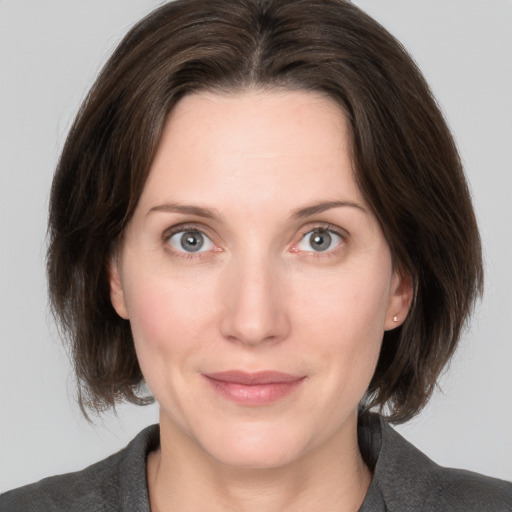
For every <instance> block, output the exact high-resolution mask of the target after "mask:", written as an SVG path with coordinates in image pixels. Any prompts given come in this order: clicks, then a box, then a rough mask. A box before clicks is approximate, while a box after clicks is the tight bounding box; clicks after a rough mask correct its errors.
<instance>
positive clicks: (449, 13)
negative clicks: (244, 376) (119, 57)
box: [0, 0, 512, 491]
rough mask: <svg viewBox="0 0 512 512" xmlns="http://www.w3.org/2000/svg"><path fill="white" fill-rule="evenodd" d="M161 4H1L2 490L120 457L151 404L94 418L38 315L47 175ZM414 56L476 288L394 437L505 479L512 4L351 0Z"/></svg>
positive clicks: (495, 0) (49, 327)
mask: <svg viewBox="0 0 512 512" xmlns="http://www.w3.org/2000/svg"><path fill="white" fill-rule="evenodd" d="M161 3H163V2H159V1H150V0H3V1H1V0H0V230H1V231H0V339H1V341H0V379H1V380H0V491H2V490H7V489H9V488H12V487H15V486H19V485H22V484H25V483H28V482H31V481H34V480H37V479H40V478H42V477H44V476H48V475H52V474H58V473H63V472H67V471H72V470H77V469H81V468H82V467H84V466H85V465H88V464H90V463H92V462H94V461H96V460H99V459H100V458H103V457H104V456H106V455H108V454H110V453H112V452H113V451H116V450H117V449H119V448H121V447H122V446H124V445H125V444H126V442H127V441H128V440H129V439H130V438H131V437H132V436H133V435H134V434H135V433H136V432H137V431H139V430H140V429H141V428H142V427H143V426H145V425H147V424H149V423H152V422H155V421H157V409H156V407H150V408H145V409H144V408H137V407H134V406H123V407H121V408H120V409H119V411H118V416H117V417H116V416H114V415H108V416H106V417H105V418H104V419H102V420H99V421H97V422H96V425H95V426H92V425H89V424H88V423H87V422H86V421H85V420H84V419H83V418H82V417H81V416H80V413H79V411H78V408H77V406H76V403H75V398H74V396H75V395H74V386H73V379H72V377H71V370H70V367H69V364H68V362H67V357H66V354H65V351H64V350H63V348H62V346H61V344H60V342H59V338H58V335H57V333H56V329H55V327H54V325H53V322H52V319H51V317H50V315H49V313H48V310H47V306H46V295H45V294H46V289H45V279H44V252H45V229H46V228H45V224H46V210H47V200H48V191H49V187H50V183H51V176H52V171H53V168H54V166H55V163H56V159H57V157H58V154H59V150H60V148H61V147H62V144H63V140H64V136H65V134H66V132H67V130H68V128H69V126H70V122H71V119H72V116H73V114H74V113H75V112H76V110H77V108H78V105H79V103H80V100H81V99H82V98H83V97H84V94H85V92H86V90H87V88H88V86H89V85H90V84H91V82H92V80H93V78H94V77H95V75H96V73H97V72H98V70H99V69H100V66H101V64H102V63H103V62H104V61H105V59H106V58H107V57H108V55H109V54H110V52H111V50H112V49H113V48H114V46H115V44H116V43H117V42H118V41H119V39H120V38H121V36H122V35H123V34H124V33H125V32H126V30H127V29H128V28H129V27H130V26H131V25H132V24H133V23H134V22H135V21H136V20H137V19H138V18H140V17H141V16H142V15H144V14H146V13H147V12H149V11H150V10H151V9H153V8H154V7H156V6H158V5H160V4H161ZM355 3H356V4H358V5H360V6H361V7H363V8H364V9H365V10H367V12H368V13H370V14H371V15H373V16H374V17H375V18H376V19H377V20H379V21H380V22H381V23H382V24H383V25H384V26H386V27H387V28H388V29H389V30H390V31H391V32H392V33H393V34H395V35H396V36H397V37H398V38H399V39H400V40H401V41H402V42H403V43H404V45H405V46H406V47H407V48H408V49H409V50H410V52H411V53H412V55H413V56H414V58H415V59H416V60H417V61H418V63H419V65H420V67H421V68H422V69H423V71H424V73H425V75H426V77H427V79H428V80H429V82H430V83H431V86H432V88H433V90H434V92H435V94H436V95H437V97H438V99H439V102H440V104H441V105H442V108H443V110H444V112H445V113H446V116H447V119H448V122H449V124H450V126H451V127H452V129H453V130H454V132H455V136H456V139H457V141H458V144H459V146H460V150H461V153H462V157H463V160H464V162H465V165H466V170H467V173H468V176H469V179H470V182H471V186H472V190H473V194H474V199H475V206H476V210H477V215H478V219H479V222H480V226H481V231H482V236H483V241H484V245H485V259H486V271H487V283H486V292H485V297H484V300H483V302H482V303H481V305H480V307H479V308H478V310H477V312H476V314H475V316H474V319H473V322H472V324H471V329H470V330H469V331H468V332H467V334H466V335H465V336H464V338H463V340H462V344H461V349H460V351H459V353H458V355H457V356H456V358H455V360H454V362H453V363H452V365H451V369H450V370H449V372H448V373H447V374H446V375H445V376H444V377H443V379H442V380H441V382H440V389H439V390H438V392H437V393H436V395H435V396H434V398H433V400H432V401H431V403H430V405H429V406H428V408H427V409H426V410H425V411H424V413H422V414H421V415H420V416H419V417H418V418H416V419H415V420H413V421H411V422H410V423H409V424H407V425H405V426H403V427H401V428H400V431H401V432H402V433H404V434H405V436H406V437H407V438H408V439H410V440H411V441H413V442H414V443H415V444H416V445H417V446H418V447H419V448H421V449H422V450H424V451H425V452H426V453H427V454H429V456H430V457H432V458H433V459H435V460H436V461H437V462H439V463H441V464H443V465H448V466H457V467H464V468H468V469H472V470H475V471H479V472H483V473H487V474H490V475H493V476H498V477H501V478H506V479H512V371H511V362H512V344H511V343H510V336H511V335H510V333H511V331H512V325H511V324H512V307H511V306H512V304H511V303H512V298H511V297H512V294H511V292H512V269H511V265H510V264H511V262H512V230H511V226H512V201H511V199H510V197H511V194H512V172H511V162H512V94H511V93H512V30H511V27H512V2H511V1H509V0H429V1H428V2H426V1H424V0H359V1H356V2H355Z"/></svg>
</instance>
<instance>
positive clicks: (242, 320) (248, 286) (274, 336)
mask: <svg viewBox="0 0 512 512" xmlns="http://www.w3.org/2000/svg"><path fill="white" fill-rule="evenodd" d="M228 272H229V279H228V282H229V286H228V289H227V290H226V292H227V293H226V307H225V311H224V318H223V325H222V329H223V334H224V336H226V337H228V338H231V339H235V338H236V339H237V340H239V341H240V342H242V343H244V344H246V345H256V344H258V343H261V342H263V341H269V340H274V341H275V340H278V339H280V338H282V337H283V336H284V335H285V334H286V332H287V319H286V314H285V311H284V304H283V303H282V301H280V300H279V295H280V293H279V292H280V287H281V286H282V282H281V271H280V268H279V264H278V263H277V262H275V261H273V260H272V258H271V257H270V256H269V255H268V253H265V252H264V251H258V252H255V251H252V252H247V253H245V254H241V255H239V256H238V257H236V258H234V260H233V261H232V262H231V265H230V268H229V269H228Z"/></svg>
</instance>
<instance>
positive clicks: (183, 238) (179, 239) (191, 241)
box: [167, 230, 214, 253]
mask: <svg viewBox="0 0 512 512" xmlns="http://www.w3.org/2000/svg"><path fill="white" fill-rule="evenodd" d="M167 240H168V243H169V244H170V245H171V247H172V248H173V249H175V250H176V251H179V252H189V253H190V252H205V251H210V250H211V249H212V248H213V247H214V245H213V242H212V241H211V240H210V239H209V238H208V237H207V236H206V235H205V234H204V233H201V231H195V230H188V231H178V232H177V233H174V234H173V235H171V236H170V237H169V238H168V239H167Z"/></svg>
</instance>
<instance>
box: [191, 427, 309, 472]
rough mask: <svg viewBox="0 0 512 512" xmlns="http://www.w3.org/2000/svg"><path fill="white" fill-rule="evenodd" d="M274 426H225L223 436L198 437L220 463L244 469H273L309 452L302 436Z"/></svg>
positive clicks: (204, 447) (205, 448) (203, 446)
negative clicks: (237, 427)
mask: <svg viewBox="0 0 512 512" xmlns="http://www.w3.org/2000/svg"><path fill="white" fill-rule="evenodd" d="M280 430H281V432H278V430H277V429H276V427H275V426H271V425H269V426H267V427H266V428H261V426H260V428H254V427H253V428H240V429H237V432H233V431H230V430H229V429H226V430H225V432H224V435H222V436H220V437H217V438H213V439H212V438H209V439H208V440H204V441H203V442H201V440H198V441H199V442H200V444H201V445H202V448H203V449H204V450H206V451H207V452H208V453H209V454H210V456H212V457H213V458H214V459H216V460H217V461H218V462H220V463H222V464H225V465H227V466H231V467H237V468H241V469H242V468H245V469H272V468H279V467H283V466H286V465H288V464H290V463H292V462H294V461H295V460H297V459H298V458H300V456H301V455H302V454H303V453H304V452H305V451H306V448H307V447H306V444H307V443H304V440H303V439H301V437H302V436H300V435H293V433H292V432H289V431H288V432H287V431H285V430H284V429H280Z"/></svg>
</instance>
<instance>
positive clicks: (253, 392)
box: [205, 376, 304, 406]
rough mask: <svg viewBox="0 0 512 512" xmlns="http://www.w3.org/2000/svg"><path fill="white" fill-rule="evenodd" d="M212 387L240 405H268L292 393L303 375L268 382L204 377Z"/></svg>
mask: <svg viewBox="0 0 512 512" xmlns="http://www.w3.org/2000/svg"><path fill="white" fill-rule="evenodd" d="M205 377H206V376H205ZM206 380H207V381H208V382H209V383H210V385H211V386H212V387H213V389H214V390H215V391H216V392H217V393H218V394H219V395H221V396H222V397H224V398H227V399H228V400H230V401H231V402H235V403H237V404H242V405H252V406H256V405H268V404H272V403H274V402H278V401H279V400H282V399H283V398H285V397H287V396H288V395H290V394H292V393H293V392H294V391H295V390H296V389H297V388H298V387H299V386H300V384H301V383H302V382H303V380H304V377H302V378H300V379H297V380H295V381H293V382H270V383H268V384H251V385H247V384H240V383H238V382H226V381H223V380H215V379H211V378H209V377H206Z"/></svg>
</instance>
